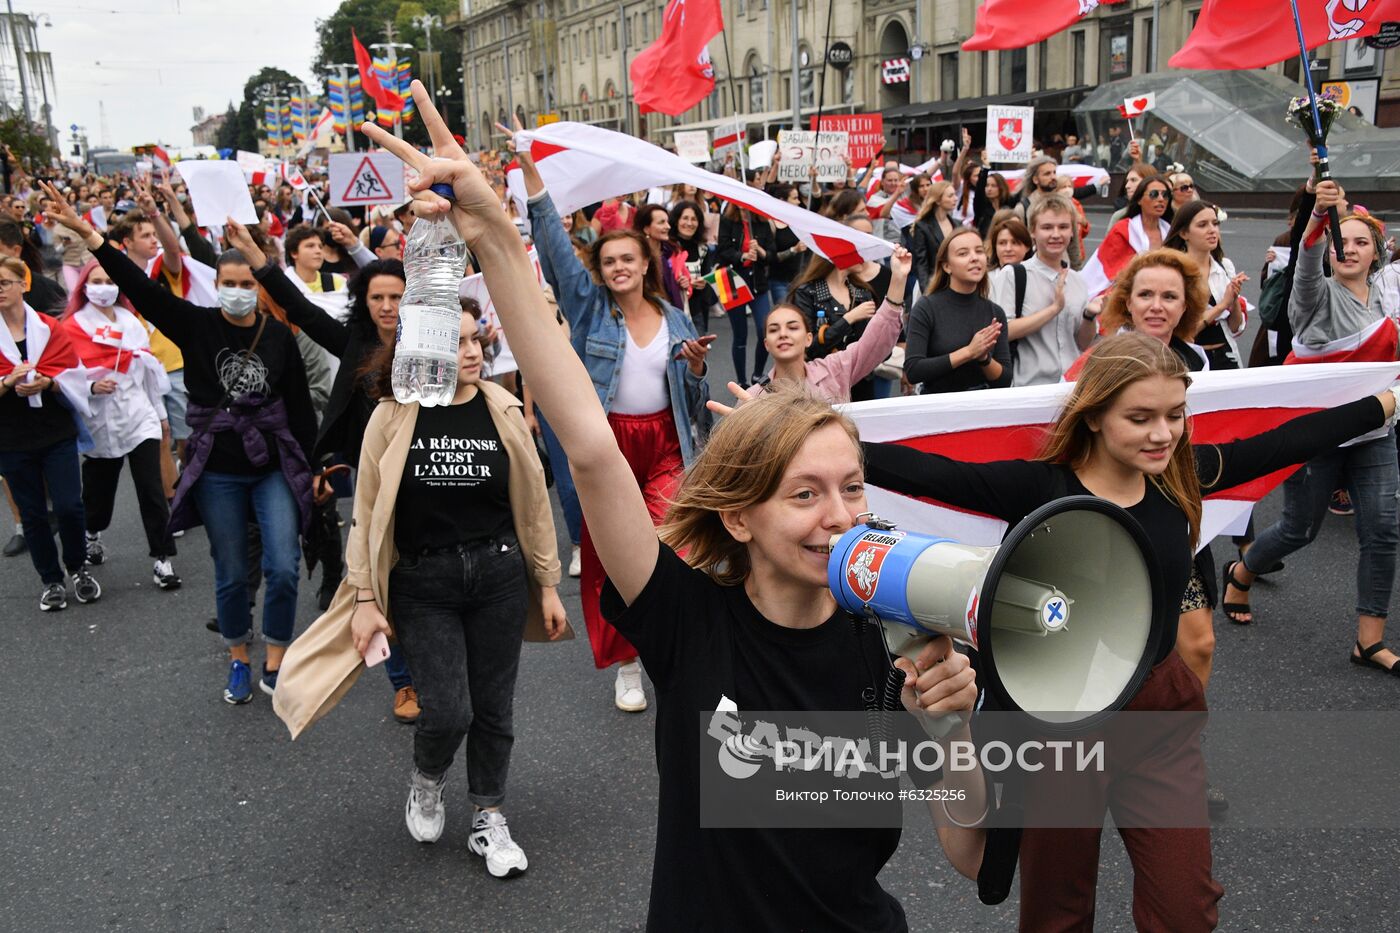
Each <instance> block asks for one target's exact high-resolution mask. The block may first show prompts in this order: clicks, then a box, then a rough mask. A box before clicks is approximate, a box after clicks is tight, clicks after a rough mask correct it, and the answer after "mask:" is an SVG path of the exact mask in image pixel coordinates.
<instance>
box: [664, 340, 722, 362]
mask: <svg viewBox="0 0 1400 933" xmlns="http://www.w3.org/2000/svg"><path fill="white" fill-rule="evenodd" d="M717 339H719V334H706V335H705V336H703V337H696V338H695V342H696V343H698V344H700V346H702V347H704V348H706V349H709V347H710V344H712V343H714V342H715V341H716V340H717ZM684 357H685V353H684V352H681V353H677V354H676V355H675V356H673V357H671V359H673V360H680V359H683V358H684Z"/></svg>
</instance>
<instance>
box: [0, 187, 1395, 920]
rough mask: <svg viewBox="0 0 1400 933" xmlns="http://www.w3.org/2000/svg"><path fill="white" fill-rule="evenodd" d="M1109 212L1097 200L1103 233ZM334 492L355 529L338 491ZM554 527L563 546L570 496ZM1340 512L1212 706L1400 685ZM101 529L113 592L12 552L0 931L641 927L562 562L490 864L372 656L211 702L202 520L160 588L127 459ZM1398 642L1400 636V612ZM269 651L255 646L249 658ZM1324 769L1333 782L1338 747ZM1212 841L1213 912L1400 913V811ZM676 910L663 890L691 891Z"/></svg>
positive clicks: (1260, 225) (893, 883) (646, 813)
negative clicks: (45, 607)
mask: <svg viewBox="0 0 1400 933" xmlns="http://www.w3.org/2000/svg"><path fill="white" fill-rule="evenodd" d="M1089 206H1090V207H1092V206H1093V205H1092V202H1091V204H1090V205H1089ZM1106 216H1107V215H1106V212H1104V211H1100V210H1093V211H1092V212H1091V220H1093V222H1094V225H1095V227H1094V232H1095V236H1094V241H1095V242H1096V241H1097V239H1098V238H1100V237H1101V236H1102V234H1103V231H1104V224H1105V220H1106ZM1284 222H1285V221H1284V219H1283V218H1280V217H1272V218H1266V219H1244V218H1235V217H1232V218H1230V219H1229V220H1227V221H1226V223H1225V224H1224V245H1225V249H1226V251H1227V253H1228V255H1230V256H1231V258H1232V259H1234V261H1235V262H1236V264H1237V265H1238V266H1239V268H1240V270H1241V271H1246V272H1248V273H1249V274H1250V275H1251V277H1252V281H1251V282H1250V283H1249V285H1248V286H1247V288H1246V293H1247V294H1248V295H1249V296H1250V297H1251V298H1253V297H1255V296H1256V295H1257V293H1258V282H1257V276H1258V272H1259V268H1260V266H1261V265H1262V258H1263V254H1264V251H1265V249H1266V248H1267V247H1268V245H1269V244H1270V243H1271V242H1272V240H1273V238H1274V237H1275V236H1276V235H1277V233H1279V232H1280V231H1281V230H1282V229H1283V225H1284ZM1090 245H1091V247H1092V245H1093V243H1092V242H1091V244H1090ZM714 323H715V325H716V330H717V332H718V334H719V340H718V342H717V343H716V344H715V347H714V349H713V351H712V352H711V355H710V362H711V369H712V375H711V380H710V382H711V388H712V392H713V393H714V394H715V396H716V397H724V396H725V395H726V394H727V393H724V391H723V384H724V382H725V381H727V380H728V379H729V378H731V377H732V375H733V373H732V368H731V364H730V361H729V360H730V357H729V344H730V330H729V326H728V324H727V322H724V321H722V320H717V321H715V322H714ZM1254 327H1255V325H1254V323H1253V322H1252V323H1251V328H1250V332H1249V334H1248V335H1247V336H1246V337H1245V338H1243V339H1242V340H1241V345H1242V347H1245V348H1247V347H1248V346H1249V341H1250V340H1251V339H1252V337H1253V333H1254ZM755 339H756V338H755V337H754V336H753V335H750V337H749V348H750V349H749V352H750V354H751V353H752V347H753V345H754V341H755ZM1280 504H1281V495H1279V494H1275V495H1273V496H1271V497H1270V498H1269V499H1268V500H1266V501H1265V502H1264V503H1263V504H1262V506H1261V507H1260V508H1259V510H1258V519H1259V522H1260V527H1263V526H1264V525H1265V524H1267V523H1268V522H1270V521H1272V520H1273V519H1274V518H1275V517H1276V515H1277V514H1278V510H1279V507H1280ZM344 511H345V513H346V517H347V524H348V511H349V507H348V504H346V506H345V509H344ZM556 516H557V508H556ZM556 522H557V526H558V528H559V530H560V534H561V543H562V545H563V548H562V553H563V554H564V556H565V561H566V562H567V554H568V549H567V544H568V542H567V540H566V538H564V536H563V528H564V525H563V521H562V518H558V517H556ZM1351 524H1352V520H1351V519H1349V518H1338V517H1329V518H1328V520H1327V521H1326V523H1325V525H1324V527H1323V529H1322V532H1321V534H1320V536H1319V537H1318V540H1317V541H1316V543H1315V544H1314V545H1313V546H1311V547H1310V548H1308V549H1306V550H1305V551H1303V552H1300V553H1298V554H1295V555H1292V556H1290V557H1289V558H1288V561H1287V564H1288V566H1287V570H1286V571H1285V572H1284V573H1283V574H1280V575H1277V576H1274V577H1269V578H1267V579H1266V580H1264V581H1263V582H1261V583H1260V584H1259V585H1258V586H1257V587H1255V589H1254V591H1253V596H1254V597H1255V598H1254V607H1255V611H1256V623H1255V624H1254V625H1253V626H1252V627H1248V628H1243V627H1239V626H1235V625H1231V624H1230V623H1229V622H1227V621H1226V620H1225V619H1224V617H1223V615H1221V614H1219V613H1217V616H1216V631H1217V636H1218V647H1217V654H1216V660H1215V674H1214V679H1213V681H1212V683H1211V686H1210V693H1209V701H1210V704H1211V706H1212V707H1213V708H1216V709H1236V710H1239V709H1277V708H1293V709H1303V710H1306V709H1324V708H1325V709H1337V710H1348V709H1350V710H1362V709H1395V708H1396V707H1397V705H1400V686H1397V684H1396V681H1395V679H1394V678H1385V677H1382V676H1380V675H1378V674H1376V673H1374V672H1368V671H1362V670H1360V669H1358V668H1356V667H1353V666H1352V665H1350V664H1348V663H1347V660H1346V653H1347V651H1348V649H1349V648H1350V646H1351V643H1352V640H1353V638H1354V631H1355V626H1354V615H1353V610H1352V607H1353V604H1354V596H1355V594H1354V587H1355V583H1354V577H1355V573H1354V570H1355V565H1356V544H1355V539H1354V536H1353V532H1352V528H1351ZM6 537H8V534H7V535H6ZM104 538H105V540H106V543H107V551H108V559H107V562H106V564H104V565H103V566H101V567H100V568H97V570H96V576H97V578H98V579H99V580H100V581H101V583H102V585H103V589H104V595H103V598H102V600H101V601H100V602H98V603H96V604H94V605H87V606H84V605H79V604H78V603H77V602H76V601H71V600H70V604H69V608H68V609H67V610H66V611H64V612H60V613H54V614H41V613H40V612H39V609H38V605H37V603H38V599H39V594H40V586H39V583H38V580H37V577H36V576H35V574H34V571H33V568H32V566H31V565H30V562H29V559H28V557H27V556H22V557H17V558H8V559H3V560H0V710H3V715H2V716H0V745H3V747H4V748H5V749H6V752H5V754H4V756H3V759H0V799H3V801H4V806H3V808H0V865H3V866H4V867H3V869H0V929H4V930H24V931H32V933H39V931H95V930H141V931H147V930H150V931H194V930H200V931H203V930H229V931H238V933H244V931H254V930H256V931H282V930H296V931H312V930H325V931H332V930H334V931H348V930H366V931H369V930H384V931H410V930H464V931H481V933H487V931H490V933H501V931H531V933H545V931H559V933H564V931H570V933H573V931H577V933H604V931H616V933H623V931H639V930H641V929H643V927H644V924H645V918H646V908H647V898H648V888H649V881H650V874H651V859H652V852H653V843H654V828H655V813H656V793H657V778H656V768H655V761H654V754H653V729H654V723H655V715H654V714H655V708H654V701H655V695H654V693H653V692H651V690H650V688H648V695H649V697H650V698H651V699H652V701H653V708H652V709H651V710H649V711H648V712H646V713H644V714H640V715H630V714H626V713H622V712H619V711H618V710H617V709H615V708H614V706H613V696H612V673H611V672H600V671H596V670H594V667H593V663H592V656H591V653H590V651H589V648H588V644H587V640H586V637H585V635H584V631H583V621H582V613H581V611H580V607H579V600H578V585H577V581H575V580H570V579H567V578H566V579H565V580H564V583H563V585H562V586H561V594H562V595H563V597H564V601H565V605H566V607H567V608H568V610H569V616H570V620H571V622H572V623H573V624H574V627H575V630H576V632H577V633H578V636H579V637H578V638H577V639H575V640H574V641H571V642H568V643H565V644H558V645H540V644H530V645H527V646H526V647H525V649H524V655H523V660H522V666H521V672H520V678H519V686H518V690H517V700H516V711H515V728H516V736H517V738H516V744H515V751H514V760H513V767H512V769H511V774H510V791H509V796H508V797H507V800H506V803H505V812H506V814H507V815H508V817H509V819H510V825H511V829H512V832H513V834H514V837H515V839H516V841H517V842H519V843H520V845H521V846H522V847H523V848H524V850H525V851H526V853H527V854H528V856H529V859H530V869H529V871H528V873H527V874H526V875H524V876H523V877H521V878H519V879H516V880H512V881H509V882H502V881H498V880H495V879H492V878H491V877H489V876H488V875H487V873H486V871H485V868H484V866H483V864H482V861H481V859H479V858H477V857H476V856H473V855H472V854H470V853H469V852H468V851H467V846H466V842H467V835H468V829H469V818H470V805H469V804H468V802H467V800H466V792H465V791H466V788H465V784H466V781H465V775H464V773H463V772H464V769H463V768H462V767H460V764H461V758H460V755H459V758H458V763H457V765H456V766H454V768H453V770H452V771H451V772H450V773H449V777H448V785H447V805H448V826H447V830H446V832H445V834H444V836H443V838H442V840H441V841H440V842H438V843H437V844H436V845H431V846H427V845H421V844H419V843H416V842H414V841H413V840H412V839H411V838H410V837H409V835H408V832H407V831H406V829H405V827H404V819H403V807H404V800H405V796H406V791H407V782H408V775H409V771H410V768H411V763H412V759H411V747H412V732H413V730H412V727H409V726H403V725H400V724H398V723H396V722H395V721H394V720H393V719H392V717H391V716H390V701H391V698H392V691H391V689H390V687H389V684H388V681H387V679H386V677H385V676H384V674H383V673H382V672H380V671H377V670H375V671H369V672H366V673H365V674H364V675H363V676H362V677H361V680H360V682H359V684H358V685H357V686H356V687H355V689H354V690H352V691H351V692H350V694H349V695H348V696H347V697H346V699H345V700H344V701H343V702H342V703H341V705H340V706H339V708H337V709H336V710H335V711H334V712H333V713H332V714H331V715H330V716H329V717H328V718H327V719H325V720H323V721H322V722H321V723H319V724H318V725H316V726H315V727H313V728H312V729H311V730H310V731H309V732H308V733H307V734H306V735H305V736H304V737H303V738H301V739H300V740H298V741H297V742H295V743H293V742H292V741H290V740H289V738H288V734H287V731H286V729H285V728H284V727H283V725H282V724H281V722H280V721H279V720H278V719H277V718H276V716H275V715H274V714H273V712H272V704H271V701H270V698H269V697H267V696H265V695H264V694H262V693H260V692H258V693H255V694H254V700H253V702H252V703H250V704H249V705H247V706H241V707H235V706H229V705H226V704H225V703H223V702H222V700H221V697H220V692H221V690H222V688H223V684H224V679H225V675H226V669H227V662H226V657H225V652H224V649H223V648H222V646H221V644H220V642H219V640H218V638H217V636H215V635H213V634H211V633H210V632H208V631H207V630H206V629H205V622H206V621H207V620H208V619H209V617H210V615H211V614H212V612H213V572H212V565H211V562H210V559H209V556H208V550H207V544H206V539H205V536H204V533H203V531H202V529H196V530H193V531H191V532H189V533H188V534H187V535H185V536H184V537H183V538H182V539H181V540H180V541H179V547H180V554H179V556H178V557H177V558H176V559H175V567H176V569H177V570H178V572H179V573H180V574H181V576H182V577H183V578H184V586H183V588H182V589H180V590H179V591H177V592H170V593H167V592H161V591H158V590H157V589H156V588H155V587H154V586H153V585H152V582H151V577H150V561H149V559H148V558H147V556H146V548H145V546H144V543H143V536H142V534H141V526H140V522H139V517H138V514H137V508H136V502H135V497H134V495H133V494H132V490H131V488H130V486H129V480H123V485H122V488H121V493H120V496H119V500H118V506H117V515H116V519H115V521H114V524H113V527H112V528H111V530H110V531H109V532H108V533H107V534H106V535H105V536H104ZM1231 550H1232V548H1231V545H1230V542H1229V541H1228V540H1225V539H1222V540H1219V541H1217V542H1216V545H1215V559H1216V563H1217V566H1218V565H1219V564H1220V563H1221V562H1223V561H1224V560H1225V559H1226V558H1227V557H1228V556H1230V554H1231ZM303 584H304V585H303V592H302V594H301V602H300V607H301V611H300V614H299V620H298V631H301V630H303V629H304V628H305V626H306V625H308V624H310V622H311V621H312V620H313V619H314V618H315V616H316V614H317V613H316V607H315V587H314V586H313V585H310V584H307V583H306V582H305V580H304V579H303ZM260 608H261V607H260V605H259V615H260ZM1393 638H1394V639H1395V640H1396V641H1397V642H1400V634H1396V635H1395V636H1393ZM261 657H262V648H261V646H260V645H258V646H255V648H254V658H255V664H258V663H260V662H261ZM1376 740H1377V742H1393V741H1394V740H1395V737H1394V736H1376ZM1280 779H1281V780H1287V775H1286V773H1281V774H1280ZM1337 779H1338V781H1339V782H1341V781H1345V780H1347V776H1346V773H1345V766H1344V765H1343V764H1340V763H1339V765H1338V774H1337ZM1224 789H1225V790H1226V791H1227V793H1228V792H1229V790H1230V788H1228V787H1226V788H1224ZM1376 792H1377V793H1378V794H1380V793H1393V788H1376ZM905 829H906V831H905V833H904V836H903V841H902V844H901V846H900V848H899V851H898V853H897V855H896V857H895V858H894V859H893V860H892V861H891V863H890V864H889V866H888V867H887V868H886V870H885V872H884V873H883V875H882V876H881V883H882V884H883V885H884V886H885V887H886V889H887V890H889V891H890V892H891V893H892V894H894V895H895V896H896V897H897V898H898V899H899V900H900V902H901V903H902V904H903V906H904V909H905V911H906V912H907V914H908V917H909V922H910V928H911V929H912V930H915V931H966V930H978V929H986V930H1009V929H1014V927H1015V922H1016V910H1017V908H1016V897H1015V896H1014V895H1013V897H1012V898H1011V899H1010V900H1008V901H1007V902H1006V903H1005V904H1002V905H1000V906H998V907H995V908H991V907H985V906H983V905H981V904H980V903H979V902H978V900H977V894H976V885H975V884H974V883H973V882H970V881H967V880H966V879H963V878H961V877H960V876H957V875H955V874H954V872H953V871H952V870H951V868H949V867H948V865H947V863H946V861H945V860H944V858H943V856H942V854H941V851H940V850H939V847H938V843H937V840H936V838H935V835H934V832H933V830H932V827H931V826H930V825H929V823H928V821H927V818H926V814H925V813H923V812H921V811H920V810H916V809H914V808H913V807H910V808H908V809H907V810H906V827H905ZM1214 847H1215V874H1216V876H1217V878H1218V879H1219V881H1220V883H1221V884H1222V885H1223V886H1224V888H1225V898H1224V900H1223V901H1222V902H1221V904H1220V920H1221V929H1223V930H1230V931H1246V930H1249V931H1268V933H1286V931H1304V930H1307V931H1333V930H1358V931H1370V930H1384V929H1396V928H1397V921H1400V911H1398V910H1397V908H1396V906H1395V903H1394V901H1393V899H1392V898H1393V893H1394V892H1393V887H1394V882H1395V877H1396V875H1395V872H1396V864H1397V860H1400V848H1397V842H1396V837H1395V833H1394V832H1393V831H1390V830H1386V831H1367V832H1356V831H1329V832H1317V831H1310V832H1299V833H1289V832H1281V831H1280V832H1262V831H1253V830H1242V829H1232V828H1231V827H1230V824H1229V823H1228V821H1227V822H1225V823H1224V824H1222V825H1221V826H1220V827H1219V828H1218V829H1217V831H1216V832H1215V834H1214ZM712 896H714V897H720V898H722V897H725V892H724V891H714V892H712ZM1130 901H1131V872H1130V869H1129V866H1128V863H1127V859H1126V856H1125V854H1124V850H1123V846H1122V844H1121V842H1120V841H1118V840H1117V839H1116V837H1113V836H1107V835H1106V838H1105V841H1104V845H1103V856H1102V865H1101V868H1100V873H1099V910H1098V919H1099V922H1098V926H1097V929H1099V930H1105V931H1116V930H1128V929H1131V928H1132V920H1131V916H1130ZM689 906H690V905H684V904H676V905H672V907H673V908H674V910H675V911H677V913H679V914H684V912H685V911H686V910H687V908H688V907H689Z"/></svg>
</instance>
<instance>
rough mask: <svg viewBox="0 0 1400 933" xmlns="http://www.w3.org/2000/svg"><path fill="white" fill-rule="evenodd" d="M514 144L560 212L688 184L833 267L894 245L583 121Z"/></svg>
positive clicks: (514, 173)
mask: <svg viewBox="0 0 1400 933" xmlns="http://www.w3.org/2000/svg"><path fill="white" fill-rule="evenodd" d="M515 145H516V148H517V149H520V148H521V147H523V146H529V147H530V154H531V156H532V157H533V158H534V160H535V165H536V167H537V168H538V169H539V172H540V177H541V178H542V179H543V180H544V184H545V187H546V188H548V189H549V194H550V197H551V198H552V199H553V201H554V206H555V207H557V208H558V209H559V213H560V214H561V215H562V214H566V213H570V212H572V211H576V210H578V209H579V208H581V207H584V206H585V205H588V204H593V203H595V202H598V201H602V200H603V199H605V198H612V197H617V196H619V195H623V194H628V193H630V192H633V191H645V190H647V189H648V188H659V187H663V186H665V185H676V184H682V183H687V184H692V185H694V186H695V187H697V188H699V189H700V190H701V191H708V192H710V193H711V194H713V195H715V196H717V197H720V198H723V199H724V200H726V201H732V202H733V203H735V204H738V205H740V206H742V207H747V208H749V209H750V210H752V211H754V212H755V213H757V214H761V215H762V216H764V217H769V218H772V219H773V220H778V221H781V222H782V223H785V224H787V225H788V226H789V227H791V228H792V231H793V232H794V233H796V234H797V236H798V238H799V239H800V240H802V242H803V243H806V244H807V247H808V249H810V250H812V251H813V252H814V253H817V254H818V255H820V256H824V257H826V258H827V259H829V260H830V261H831V262H832V263H833V264H834V265H836V266H837V267H839V268H843V269H844V268H848V267H850V266H854V265H859V264H860V263H862V262H864V261H865V260H867V259H883V258H884V257H886V256H888V255H889V254H890V253H891V252H892V251H893V246H892V245H891V244H889V243H887V242H885V241H884V240H882V239H880V238H879V237H875V236H871V235H870V234H868V233H861V232H860V231H859V230H853V229H851V228H850V227H847V226H846V225H844V224H841V223H837V222H836V221H834V220H832V219H831V218H829V217H823V216H821V215H820V214H815V213H813V212H812V211H809V210H806V209H805V208H802V207H799V206H798V205H796V204H789V203H788V202H786V201H780V200H778V199H777V198H775V197H772V196H770V195H767V194H765V193H763V192H762V191H759V190H758V189H757V188H751V187H749V186H748V185H746V184H744V183H743V182H742V181H740V180H739V179H737V178H730V177H728V176H727V175H720V174H717V173H715V172H707V171H706V170H705V169H703V168H700V167H699V166H698V165H692V164H691V163H689V162H687V161H685V160H684V159H682V158H680V157H679V156H677V155H676V154H675V153H672V152H667V151H666V150H665V149H661V148H659V147H657V146H653V145H652V144H651V143H649V142H646V141H645V140H641V139H637V138H635V137H632V136H628V135H626V134H624V133H615V132H613V131H612V130H605V129H603V128H602V127H599V126H589V125H587V124H583V123H548V124H545V125H544V126H541V127H539V128H537V129H532V130H524V131H522V132H520V133H517V134H516V135H515ZM506 183H507V184H508V185H509V186H510V189H511V194H512V195H514V196H515V197H516V198H517V200H518V201H522V202H523V201H524V199H525V184H524V180H523V177H522V176H521V173H520V169H519V167H518V166H516V167H514V168H513V169H512V168H511V167H509V166H508V167H507V171H506Z"/></svg>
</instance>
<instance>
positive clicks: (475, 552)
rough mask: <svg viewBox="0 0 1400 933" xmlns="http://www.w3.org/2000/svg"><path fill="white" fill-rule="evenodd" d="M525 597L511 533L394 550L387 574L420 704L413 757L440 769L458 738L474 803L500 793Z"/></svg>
mask: <svg viewBox="0 0 1400 933" xmlns="http://www.w3.org/2000/svg"><path fill="white" fill-rule="evenodd" d="M528 599H529V597H528V596H527V591H526V585H525V560H524V558H522V557H521V555H520V545H519V543H518V542H517V541H516V540H515V536H514V535H509V536H506V537H503V538H500V539H497V540H494V541H488V542H482V543H479V544H472V545H459V546H458V547H456V548H454V549H451V550H447V549H442V550H436V551H430V552H427V553H425V554H421V555H406V556H401V557H400V558H399V562H398V563H397V564H395V565H394V569H393V570H392V571H390V573H389V608H390V611H391V612H392V613H393V616H394V634H395V635H396V636H397V637H398V640H399V645H400V647H402V648H403V652H404V656H405V657H407V658H408V663H409V664H410V665H411V666H412V667H413V681H414V687H416V688H417V690H418V703H419V706H420V707H421V708H422V710H423V712H422V714H421V715H419V717H418V726H417V730H416V731H415V732H414V735H413V764H414V765H415V766H416V767H417V768H418V770H419V771H422V772H423V773H424V774H426V775H429V776H430V777H437V776H438V775H440V774H443V773H444V772H446V771H447V768H448V766H449V765H451V764H452V759H453V757H455V756H456V754H457V748H458V747H459V746H460V745H461V744H462V739H463V738H465V739H466V740H467V797H468V798H469V799H470V800H471V802H472V803H474V804H476V805H477V806H478V807H496V806H500V804H501V801H502V800H504V799H505V794H506V774H507V772H508V771H509V770H510V753H511V747H512V746H513V745H514V744H515V726H514V722H513V712H514V707H515V678H516V674H517V673H518V672H519V669H520V639H521V637H522V636H523V635H524V632H525V614H526V611H527V605H528Z"/></svg>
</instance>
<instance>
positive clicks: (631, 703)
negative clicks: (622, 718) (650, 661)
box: [613, 658, 647, 713]
mask: <svg viewBox="0 0 1400 933" xmlns="http://www.w3.org/2000/svg"><path fill="white" fill-rule="evenodd" d="M613 702H614V703H616V704H617V708H618V709H620V710H622V711H623V712H624V713H640V712H641V711H642V710H644V709H646V708H647V695H646V691H644V690H643V689H642V662H641V661H638V660H636V659H635V658H634V659H633V660H631V661H628V662H627V663H626V664H622V665H619V666H618V669H617V680H615V681H613Z"/></svg>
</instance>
